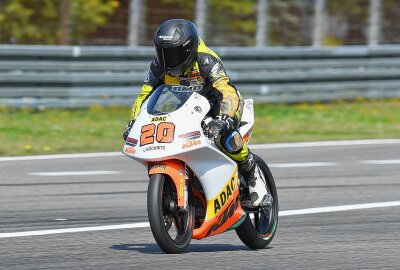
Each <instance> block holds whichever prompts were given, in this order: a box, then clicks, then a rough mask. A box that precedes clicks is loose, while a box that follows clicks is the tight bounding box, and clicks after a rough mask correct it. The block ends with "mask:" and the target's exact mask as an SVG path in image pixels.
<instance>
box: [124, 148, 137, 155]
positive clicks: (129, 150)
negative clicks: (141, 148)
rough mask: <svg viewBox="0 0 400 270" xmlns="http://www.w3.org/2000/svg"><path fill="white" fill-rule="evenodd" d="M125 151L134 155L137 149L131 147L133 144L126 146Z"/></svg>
mask: <svg viewBox="0 0 400 270" xmlns="http://www.w3.org/2000/svg"><path fill="white" fill-rule="evenodd" d="M124 152H125V153H127V154H131V155H134V154H136V149H135V148H133V147H131V146H125V147H124Z"/></svg>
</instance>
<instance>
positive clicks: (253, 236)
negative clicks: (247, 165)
mask: <svg viewBox="0 0 400 270" xmlns="http://www.w3.org/2000/svg"><path fill="white" fill-rule="evenodd" d="M253 155H254V154H253ZM254 159H255V161H256V163H257V165H258V166H259V167H260V169H261V171H262V172H263V174H264V176H265V181H266V185H267V187H268V189H269V191H270V192H271V195H272V198H273V201H272V206H271V209H270V210H268V211H263V210H260V211H254V213H249V214H247V217H246V219H245V220H244V221H243V223H242V224H241V225H240V226H239V227H238V228H236V233H237V235H238V236H239V238H240V240H241V241H242V242H243V243H244V244H245V245H246V246H248V247H249V248H251V249H262V248H265V247H266V246H268V244H269V243H270V242H271V241H272V239H273V238H274V236H275V232H276V229H277V227H278V213H279V205H278V193H277V191H276V186H275V181H274V178H273V176H272V173H271V171H270V169H269V168H268V165H267V164H266V163H265V162H264V160H262V159H261V158H260V157H259V156H257V155H254Z"/></svg>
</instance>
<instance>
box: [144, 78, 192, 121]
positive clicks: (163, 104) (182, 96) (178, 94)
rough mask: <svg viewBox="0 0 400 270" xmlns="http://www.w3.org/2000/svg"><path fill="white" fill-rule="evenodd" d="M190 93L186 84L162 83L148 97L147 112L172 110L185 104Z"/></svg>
mask: <svg viewBox="0 0 400 270" xmlns="http://www.w3.org/2000/svg"><path fill="white" fill-rule="evenodd" d="M192 93H193V92H192V91H191V90H189V89H188V88H187V87H186V86H181V85H166V84H163V85H161V86H159V87H157V89H156V90H154V92H153V93H152V95H151V97H150V98H149V103H148V104H147V112H148V113H149V114H151V115H162V114H167V113H171V112H174V111H176V110H178V109H179V108H180V107H182V105H183V104H185V102H186V101H187V100H188V99H189V97H190V96H191V95H192Z"/></svg>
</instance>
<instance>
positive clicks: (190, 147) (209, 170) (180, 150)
mask: <svg viewBox="0 0 400 270" xmlns="http://www.w3.org/2000/svg"><path fill="white" fill-rule="evenodd" d="M148 104H149V100H147V101H146V102H145V103H144V104H143V105H142V108H141V111H140V114H139V116H138V117H137V119H136V121H135V124H134V126H133V128H132V129H131V132H130V133H129V138H132V139H134V140H135V141H136V140H137V144H136V146H132V144H131V145H128V144H125V145H124V151H123V153H124V154H125V155H127V156H129V157H131V158H133V159H135V160H137V161H138V162H140V163H142V164H144V165H146V164H147V163H148V162H154V161H161V160H169V159H178V160H182V161H183V162H185V164H187V165H188V166H189V167H190V168H191V169H192V170H193V172H194V173H195V174H196V175H197V177H198V178H199V180H200V182H201V184H202V186H203V189H204V193H205V197H206V199H207V200H210V199H211V198H213V197H215V196H217V194H218V192H219V191H220V190H221V189H222V188H223V187H224V186H225V185H226V183H227V181H228V179H230V178H231V177H232V175H233V174H234V173H235V171H236V167H237V165H236V163H235V162H234V161H233V160H231V159H230V158H229V157H227V156H226V155H225V154H223V153H222V152H221V151H220V150H218V149H217V147H216V146H215V144H214V142H211V141H210V140H209V139H208V138H206V137H205V136H204V133H203V131H202V128H201V122H202V120H203V119H204V117H205V116H206V114H207V112H208V111H209V110H210V105H209V102H208V100H207V99H206V98H204V97H203V96H201V95H199V94H197V93H193V94H192V95H191V96H190V98H189V99H188V100H187V101H186V103H185V104H184V105H182V107H180V108H179V109H178V110H176V111H174V112H171V113H168V114H163V115H161V116H162V120H161V121H157V120H159V119H157V118H155V117H159V116H155V115H150V114H149V113H148V110H147V106H148ZM247 113H250V111H248V112H247ZM164 117H166V118H164ZM248 118H249V119H251V117H248ZM164 122H169V123H173V124H174V125H175V132H174V135H173V137H174V138H173V141H172V142H170V143H158V142H157V141H156V140H154V143H152V144H148V145H143V146H142V145H141V134H142V127H143V126H146V125H149V124H152V123H153V124H155V125H156V126H158V125H159V124H160V123H164ZM250 122H251V121H249V124H250ZM251 125H252V123H251ZM250 128H251V127H250ZM243 130H244V129H243ZM247 130H249V129H247ZM244 131H245V130H244ZM246 132H247V131H246ZM193 142H196V143H193ZM128 149H130V151H129V150H128ZM128 152H130V153H128ZM236 173H237V172H236Z"/></svg>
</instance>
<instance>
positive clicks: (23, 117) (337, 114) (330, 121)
mask: <svg viewBox="0 0 400 270" xmlns="http://www.w3.org/2000/svg"><path fill="white" fill-rule="evenodd" d="M129 111H130V108H121V107H111V108H103V107H99V106H93V107H90V108H88V109H80V110H64V109H48V110H43V111H33V110H31V109H21V110H7V109H4V108H3V109H2V110H1V112H0V156H16V155H37V154H56V153H79V152H103V151H120V150H121V148H122V137H121V134H122V132H123V130H124V127H125V124H126V122H127V121H128V118H129ZM255 112H256V119H255V121H256V123H255V127H254V132H253V138H252V143H268V142H294V141H316V140H341V139H367V138H368V139H371V138H400V100H399V99H391V100H358V101H355V102H344V101H338V102H334V103H326V104H325V103H324V104H321V103H312V104H308V103H303V104H295V105H274V104H263V105H256V109H255Z"/></svg>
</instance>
